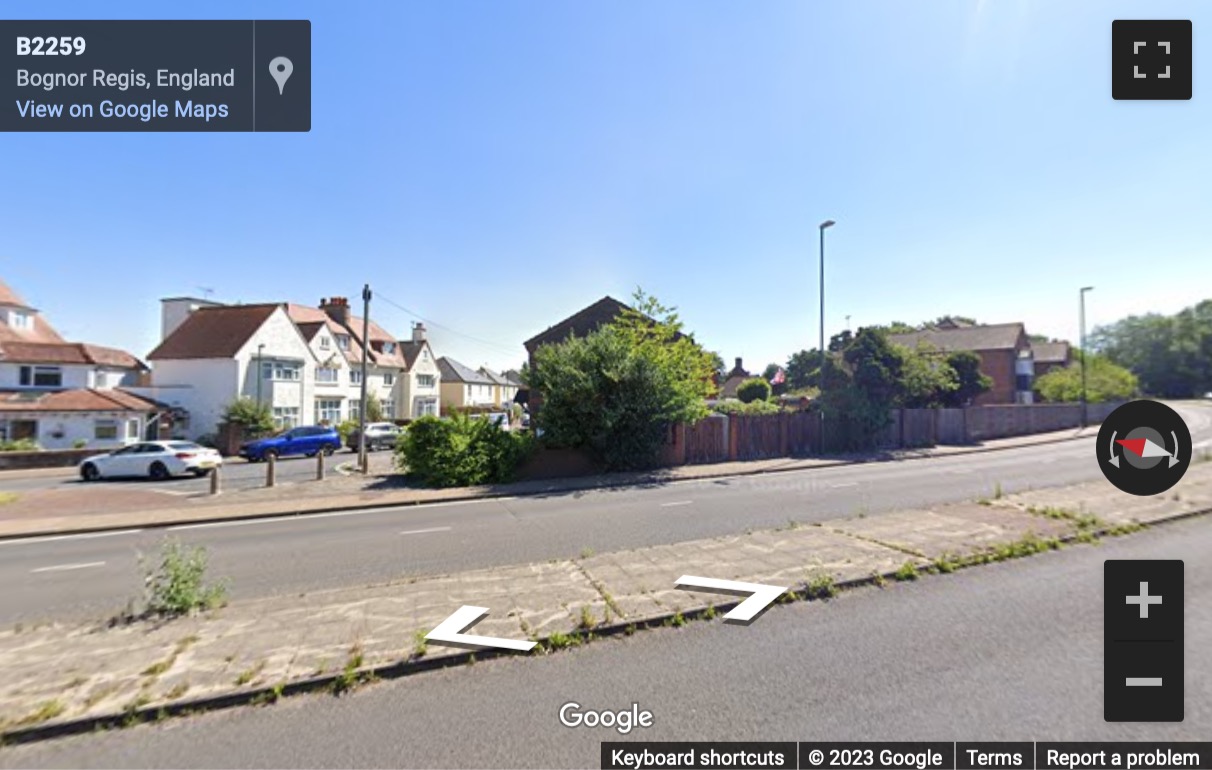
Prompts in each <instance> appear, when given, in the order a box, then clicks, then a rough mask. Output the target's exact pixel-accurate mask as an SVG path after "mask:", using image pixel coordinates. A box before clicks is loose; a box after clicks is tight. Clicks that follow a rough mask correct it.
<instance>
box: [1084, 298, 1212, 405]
mask: <svg viewBox="0 0 1212 770" xmlns="http://www.w3.org/2000/svg"><path fill="white" fill-rule="evenodd" d="M1090 340H1091V343H1092V344H1091V347H1092V348H1093V349H1094V350H1096V351H1097V352H1099V353H1101V354H1103V355H1105V356H1106V357H1107V359H1108V360H1110V361H1111V362H1113V363H1116V364H1119V365H1120V366H1123V367H1126V368H1128V369H1130V370H1132V372H1133V373H1134V374H1135V375H1136V376H1137V377H1138V378H1139V381H1140V389H1141V390H1142V391H1144V392H1145V393H1148V394H1150V395H1154V396H1160V397H1162V398H1192V397H1198V396H1201V395H1203V394H1204V393H1207V392H1208V391H1212V300H1204V301H1203V302H1200V303H1199V304H1197V305H1193V306H1191V307H1188V308H1184V309H1183V310H1181V311H1179V312H1178V313H1175V314H1174V315H1172V316H1167V315H1161V314H1158V313H1150V314H1148V315H1143V316H1129V317H1127V318H1124V319H1123V320H1120V321H1117V322H1115V323H1113V324H1109V325H1107V326H1100V327H1097V328H1096V329H1095V330H1094V332H1093V333H1092V334H1091V336H1090ZM1091 372H1093V362H1091Z"/></svg>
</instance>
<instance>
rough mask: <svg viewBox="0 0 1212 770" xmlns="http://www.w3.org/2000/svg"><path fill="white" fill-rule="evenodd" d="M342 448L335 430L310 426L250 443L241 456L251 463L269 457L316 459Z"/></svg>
mask: <svg viewBox="0 0 1212 770" xmlns="http://www.w3.org/2000/svg"><path fill="white" fill-rule="evenodd" d="M340 448H341V436H340V435H339V434H338V433H337V431H336V429H335V428H326V427H324V426H323V425H310V426H304V427H300V428H291V429H290V430H288V431H286V432H285V433H279V434H278V435H276V436H270V437H269V438H260V439H257V440H256V441H249V442H247V443H246V444H244V445H243V446H241V447H240V456H241V457H243V458H244V459H246V460H248V461H249V462H254V463H255V462H260V461H261V460H265V459H267V458H269V457H290V456H291V455H306V456H307V457H314V456H315V455H316V454H318V453H320V452H323V453H324V454H326V455H330V454H332V453H333V452H335V451H337V450H338V449H340Z"/></svg>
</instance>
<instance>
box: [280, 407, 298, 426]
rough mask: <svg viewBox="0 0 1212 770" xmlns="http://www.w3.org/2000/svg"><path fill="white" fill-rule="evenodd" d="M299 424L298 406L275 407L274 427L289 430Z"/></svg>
mask: <svg viewBox="0 0 1212 770" xmlns="http://www.w3.org/2000/svg"><path fill="white" fill-rule="evenodd" d="M298 424H299V407H297V406H275V407H274V425H275V426H276V427H277V428H279V429H281V430H287V429H289V428H293V427H295V426H296V425H298Z"/></svg>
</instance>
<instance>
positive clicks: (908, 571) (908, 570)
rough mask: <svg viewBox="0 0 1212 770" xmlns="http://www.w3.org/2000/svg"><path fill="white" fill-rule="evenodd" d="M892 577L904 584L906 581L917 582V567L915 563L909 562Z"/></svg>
mask: <svg viewBox="0 0 1212 770" xmlns="http://www.w3.org/2000/svg"><path fill="white" fill-rule="evenodd" d="M892 577H894V578H896V579H897V580H900V581H902V582H904V581H906V580H917V567H915V566H914V565H913V562H911V561H907V562H905V563H904V564H902V565H901V566H900V568H899V569H897V571H896V572H894V573H893V574H892Z"/></svg>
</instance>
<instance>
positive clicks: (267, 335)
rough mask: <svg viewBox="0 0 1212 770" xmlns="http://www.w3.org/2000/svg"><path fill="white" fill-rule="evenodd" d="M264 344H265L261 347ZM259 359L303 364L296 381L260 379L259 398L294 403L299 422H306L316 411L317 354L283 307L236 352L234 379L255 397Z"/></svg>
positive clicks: (244, 392) (272, 404)
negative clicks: (259, 357)
mask: <svg viewBox="0 0 1212 770" xmlns="http://www.w3.org/2000/svg"><path fill="white" fill-rule="evenodd" d="M261 345H264V348H260V346H261ZM259 348H260V356H261V359H260V362H264V361H272V360H282V361H292V362H298V363H300V364H301V365H302V368H303V371H302V376H301V379H300V380H298V381H282V380H278V381H275V380H272V379H268V380H267V379H263V380H261V398H262V401H263V402H264V403H266V404H268V405H269V406H270V407H295V408H297V409H298V410H299V412H298V414H299V424H301V425H308V424H310V423H311V420H312V418H313V417H314V414H315V404H314V403H313V399H314V398H315V396H314V393H315V385H316V363H317V361H316V357H315V355H314V354H313V353H312V350H311V348H310V347H309V346H308V344H307V341H306V340H305V339H303V335H302V334H300V333H299V329H298V327H297V326H295V324H294V322H293V321H291V320H290V317H289V316H287V315H286V311H285V310H284V309H282V308H281V307H279V308H277V309H276V310H274V312H273V313H272V314H271V315H270V316H269V318H267V319H265V323H263V324H261V328H260V329H258V330H257V331H256V332H255V333H254V334H253V335H252V336H251V337H249V339H248V341H247V342H245V343H244V347H242V348H241V349H240V351H239V352H238V353H237V354H236V357H235V361H236V364H237V374H236V378H237V381H238V382H240V383H242V390H241V395H244V396H248V397H250V398H256V397H257V380H258V379H259V378H260V377H261V367H260V366H259V361H258V349H259Z"/></svg>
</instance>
